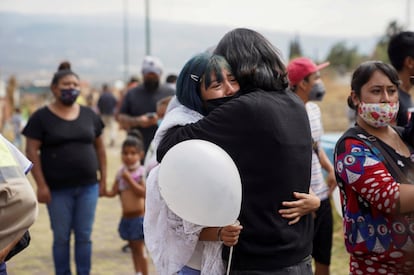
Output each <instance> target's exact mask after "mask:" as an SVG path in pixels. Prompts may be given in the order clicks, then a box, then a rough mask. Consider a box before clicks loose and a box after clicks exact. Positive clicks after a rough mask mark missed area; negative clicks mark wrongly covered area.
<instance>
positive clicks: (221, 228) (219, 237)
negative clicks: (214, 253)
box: [217, 227, 223, 242]
mask: <svg viewBox="0 0 414 275" xmlns="http://www.w3.org/2000/svg"><path fill="white" fill-rule="evenodd" d="M221 230H223V227H219V229H218V230H217V240H218V241H219V242H222V241H223V240H222V239H221V236H220V235H221Z"/></svg>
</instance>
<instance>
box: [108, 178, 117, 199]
mask: <svg viewBox="0 0 414 275" xmlns="http://www.w3.org/2000/svg"><path fill="white" fill-rule="evenodd" d="M118 193H119V187H118V180H115V181H114V184H113V185H112V189H111V191H108V192H105V196H107V197H110V198H112V197H115V196H116V195H118Z"/></svg>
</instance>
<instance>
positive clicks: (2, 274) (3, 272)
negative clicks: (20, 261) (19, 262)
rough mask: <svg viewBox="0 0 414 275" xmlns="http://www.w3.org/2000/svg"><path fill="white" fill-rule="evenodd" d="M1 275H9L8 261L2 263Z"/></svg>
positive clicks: (0, 267)
mask: <svg viewBox="0 0 414 275" xmlns="http://www.w3.org/2000/svg"><path fill="white" fill-rule="evenodd" d="M0 275H7V268H6V262H2V263H0Z"/></svg>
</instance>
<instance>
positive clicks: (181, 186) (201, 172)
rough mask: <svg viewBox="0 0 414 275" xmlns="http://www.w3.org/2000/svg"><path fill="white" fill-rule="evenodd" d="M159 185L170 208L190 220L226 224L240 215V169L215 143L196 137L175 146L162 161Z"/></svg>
mask: <svg viewBox="0 0 414 275" xmlns="http://www.w3.org/2000/svg"><path fill="white" fill-rule="evenodd" d="M158 185H159V188H160V193H161V196H162V197H163V199H164V200H165V202H166V204H167V205H168V207H169V208H170V209H171V210H172V211H173V212H174V213H175V214H177V215H178V216H179V217H181V218H182V219H184V220H186V221H189V222H192V223H194V224H198V225H202V226H225V225H229V224H233V223H234V222H235V221H236V220H237V217H238V216H239V213H240V207H241V180H240V175H239V171H238V169H237V167H236V165H235V164H234V162H233V160H232V159H231V157H230V156H229V155H228V154H227V153H226V152H225V151H224V150H223V149H221V148H220V147H219V146H217V145H215V144H214V143H211V142H208V141H205V140H199V139H192V140H187V141H183V142H181V143H178V144H177V145H175V146H174V147H172V148H171V149H170V150H169V151H168V152H167V153H166V154H165V156H164V158H163V160H162V161H161V164H160V168H159V174H158Z"/></svg>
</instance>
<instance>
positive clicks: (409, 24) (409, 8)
mask: <svg viewBox="0 0 414 275" xmlns="http://www.w3.org/2000/svg"><path fill="white" fill-rule="evenodd" d="M410 2H411V0H407V27H406V29H407V31H409V30H410V27H411V22H410V18H411V16H410V12H411V5H410V4H411V3H410Z"/></svg>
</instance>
